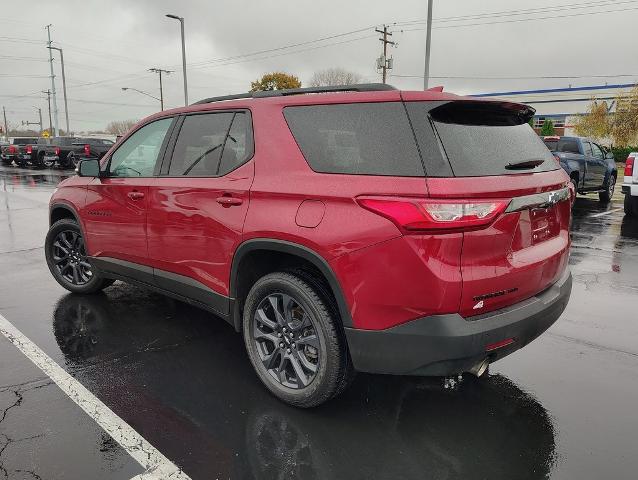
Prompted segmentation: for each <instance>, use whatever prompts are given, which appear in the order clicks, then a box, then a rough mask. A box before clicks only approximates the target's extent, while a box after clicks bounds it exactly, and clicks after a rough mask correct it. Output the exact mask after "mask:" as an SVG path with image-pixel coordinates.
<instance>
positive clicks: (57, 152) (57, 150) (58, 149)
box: [55, 147, 60, 157]
mask: <svg viewBox="0 0 638 480" xmlns="http://www.w3.org/2000/svg"><path fill="white" fill-rule="evenodd" d="M55 154H56V156H58V157H59V156H60V147H55Z"/></svg>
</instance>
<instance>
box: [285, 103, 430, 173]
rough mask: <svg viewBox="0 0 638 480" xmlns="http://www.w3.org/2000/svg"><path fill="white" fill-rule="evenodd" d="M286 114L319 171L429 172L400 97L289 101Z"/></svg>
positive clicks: (294, 131)
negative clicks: (321, 102) (296, 103)
mask: <svg viewBox="0 0 638 480" xmlns="http://www.w3.org/2000/svg"><path fill="white" fill-rule="evenodd" d="M284 116H285V118H286V122H287V123H288V126H289V127H290V130H291V132H292V134H293V136H294V138H295V140H296V142H297V144H298V145H299V148H300V149H301V152H302V153H303V155H304V157H305V159H306V161H307V162H308V164H309V165H310V168H312V169H313V170H314V171H316V172H321V173H341V174H354V175H392V176H405V177H420V176H423V175H424V169H423V164H422V162H421V159H420V157H419V152H418V149H417V146H416V143H415V139H414V135H413V133H412V129H411V127H410V122H409V120H408V117H407V115H406V112H405V108H404V106H403V104H402V103H401V102H384V103H350V104H335V105H304V106H290V107H286V108H284Z"/></svg>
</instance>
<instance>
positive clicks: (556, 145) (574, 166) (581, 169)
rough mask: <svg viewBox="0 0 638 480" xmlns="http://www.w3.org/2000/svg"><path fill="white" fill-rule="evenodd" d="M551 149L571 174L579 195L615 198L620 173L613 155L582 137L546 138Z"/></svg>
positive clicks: (605, 198) (604, 200)
mask: <svg viewBox="0 0 638 480" xmlns="http://www.w3.org/2000/svg"><path fill="white" fill-rule="evenodd" d="M543 141H544V142H545V145H547V148H549V149H550V150H551V152H552V153H553V154H554V157H556V160H558V162H559V163H560V166H561V167H563V170H565V172H567V175H569V178H570V179H571V181H572V183H573V185H574V188H575V189H576V192H578V193H581V194H585V193H592V192H598V197H599V198H600V201H601V202H609V201H610V200H611V197H612V196H613V195H614V187H615V186H616V178H617V177H618V170H617V169H616V162H614V156H613V154H612V153H611V152H607V151H606V150H605V149H604V148H603V147H601V146H600V145H598V144H597V143H594V142H593V141H591V140H589V139H588V138H581V137H545V138H544V139H543Z"/></svg>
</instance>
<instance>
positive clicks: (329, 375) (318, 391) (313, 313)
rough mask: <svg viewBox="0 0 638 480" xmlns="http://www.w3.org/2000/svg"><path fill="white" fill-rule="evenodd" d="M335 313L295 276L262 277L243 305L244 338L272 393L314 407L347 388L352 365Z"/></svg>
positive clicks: (273, 274) (290, 402) (252, 359)
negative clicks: (346, 380)
mask: <svg viewBox="0 0 638 480" xmlns="http://www.w3.org/2000/svg"><path fill="white" fill-rule="evenodd" d="M338 322H339V319H338V314H337V312H336V311H335V310H334V308H332V306H331V303H330V302H329V301H328V300H327V299H325V298H324V295H323V294H322V292H321V290H320V289H316V288H313V287H312V286H311V284H310V283H308V282H307V281H305V280H304V279H302V278H300V277H299V276H297V275H295V274H292V273H287V272H276V273H271V274H268V275H266V276H264V277H262V278H260V279H259V280H258V281H257V282H256V283H255V284H254V285H253V287H252V288H251V289H250V292H249V293H248V296H247V297H246V302H245V306H244V314H243V333H244V343H245V345H246V350H247V352H248V356H249V358H250V361H251V363H252V364H253V367H254V369H255V371H256V372H257V375H258V377H259V379H260V380H261V381H262V383H263V384H264V385H265V386H266V388H268V390H270V391H271V392H272V393H273V394H274V395H275V396H276V397H278V398H279V399H280V400H283V401H284V402H286V403H288V404H290V405H293V406H296V407H302V408H308V407H315V406H317V405H320V404H322V403H324V402H326V401H328V400H330V399H331V398H333V397H335V396H336V395H338V394H339V393H341V391H342V390H343V389H345V387H346V386H347V382H345V381H344V379H345V378H349V377H350V376H351V375H350V370H351V369H352V364H351V362H350V360H349V357H348V350H347V346H346V341H345V338H344V335H343V334H342V332H341V329H340V328H339V323H338Z"/></svg>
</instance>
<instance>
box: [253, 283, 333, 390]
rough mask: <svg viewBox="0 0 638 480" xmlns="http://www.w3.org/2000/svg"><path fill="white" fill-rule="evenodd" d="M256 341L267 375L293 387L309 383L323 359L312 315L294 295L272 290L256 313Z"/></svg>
mask: <svg viewBox="0 0 638 480" xmlns="http://www.w3.org/2000/svg"><path fill="white" fill-rule="evenodd" d="M252 336H253V341H254V342H255V347H256V350H257V354H258V355H259V358H260V360H261V362H262V364H263V365H264V368H265V369H266V371H267V372H268V374H269V375H270V376H271V377H272V378H273V379H275V380H276V381H277V382H279V383H280V384H282V385H284V386H286V387H288V388H293V389H299V388H304V387H307V386H308V385H310V383H312V381H313V380H314V378H315V375H316V373H317V367H318V366H319V362H320V361H321V358H320V354H319V339H318V337H317V333H316V327H315V325H314V322H313V321H312V319H311V317H310V315H309V314H308V313H307V312H306V311H305V310H304V308H303V307H302V306H301V305H300V304H299V303H298V302H297V301H295V299H294V298H293V297H291V296H290V295H287V294H285V293H273V294H271V295H268V296H267V297H266V298H264V299H263V300H262V301H261V303H260V304H259V306H258V307H257V311H256V312H255V315H254V316H253V331H252Z"/></svg>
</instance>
